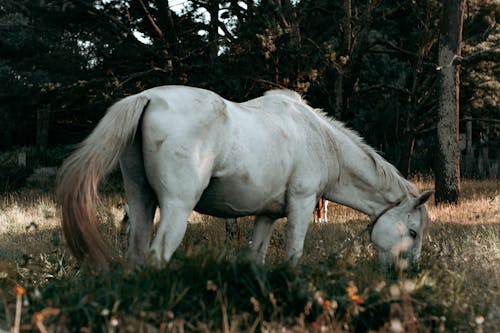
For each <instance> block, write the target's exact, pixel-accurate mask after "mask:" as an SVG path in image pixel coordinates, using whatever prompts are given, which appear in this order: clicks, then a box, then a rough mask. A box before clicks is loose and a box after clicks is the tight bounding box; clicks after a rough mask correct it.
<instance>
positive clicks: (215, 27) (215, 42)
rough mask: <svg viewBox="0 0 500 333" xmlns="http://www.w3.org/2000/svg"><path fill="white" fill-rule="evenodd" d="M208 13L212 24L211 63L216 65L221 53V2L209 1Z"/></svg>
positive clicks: (209, 38) (210, 35)
mask: <svg viewBox="0 0 500 333" xmlns="http://www.w3.org/2000/svg"><path fill="white" fill-rule="evenodd" d="M208 6H209V8H208V12H209V14H210V23H209V31H208V40H209V42H210V63H211V65H212V66H214V65H215V61H216V60H217V54H218V53H219V1H218V0H217V1H215V0H212V1H209V3H208Z"/></svg>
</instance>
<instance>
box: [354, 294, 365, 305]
mask: <svg viewBox="0 0 500 333" xmlns="http://www.w3.org/2000/svg"><path fill="white" fill-rule="evenodd" d="M351 301H353V302H354V303H356V304H358V305H362V304H364V303H365V301H364V300H363V299H362V298H361V296H359V295H358V294H354V295H351Z"/></svg>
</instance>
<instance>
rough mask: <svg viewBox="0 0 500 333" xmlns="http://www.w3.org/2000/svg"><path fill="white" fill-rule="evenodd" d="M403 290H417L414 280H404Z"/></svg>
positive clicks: (409, 291)
mask: <svg viewBox="0 0 500 333" xmlns="http://www.w3.org/2000/svg"><path fill="white" fill-rule="evenodd" d="M403 290H404V291H406V292H407V293H411V292H412V291H414V290H415V282H413V281H412V280H405V281H404V282H403Z"/></svg>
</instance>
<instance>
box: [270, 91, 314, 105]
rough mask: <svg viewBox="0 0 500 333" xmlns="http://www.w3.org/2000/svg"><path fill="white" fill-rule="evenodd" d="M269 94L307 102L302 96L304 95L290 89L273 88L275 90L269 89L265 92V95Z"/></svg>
mask: <svg viewBox="0 0 500 333" xmlns="http://www.w3.org/2000/svg"><path fill="white" fill-rule="evenodd" d="M269 95H279V96H283V97H286V98H290V99H293V100H294V101H297V102H302V103H306V101H305V100H304V99H303V98H302V96H301V95H300V94H299V93H298V92H296V91H293V90H289V89H273V90H268V91H266V92H265V93H264V96H269Z"/></svg>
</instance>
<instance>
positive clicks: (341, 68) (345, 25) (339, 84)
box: [334, 0, 352, 120]
mask: <svg viewBox="0 0 500 333" xmlns="http://www.w3.org/2000/svg"><path fill="white" fill-rule="evenodd" d="M343 9H344V13H343V16H342V20H341V22H340V29H341V30H342V37H343V38H342V41H341V46H340V59H339V60H340V63H339V64H338V68H336V72H335V83H334V89H335V109H334V114H335V117H337V118H338V119H341V120H346V119H345V118H346V113H348V110H347V105H346V104H347V101H346V100H345V94H344V75H345V71H346V65H347V64H348V62H349V60H350V59H349V58H350V52H351V42H352V38H351V36H352V30H351V17H352V8H351V0H344V7H343Z"/></svg>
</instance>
